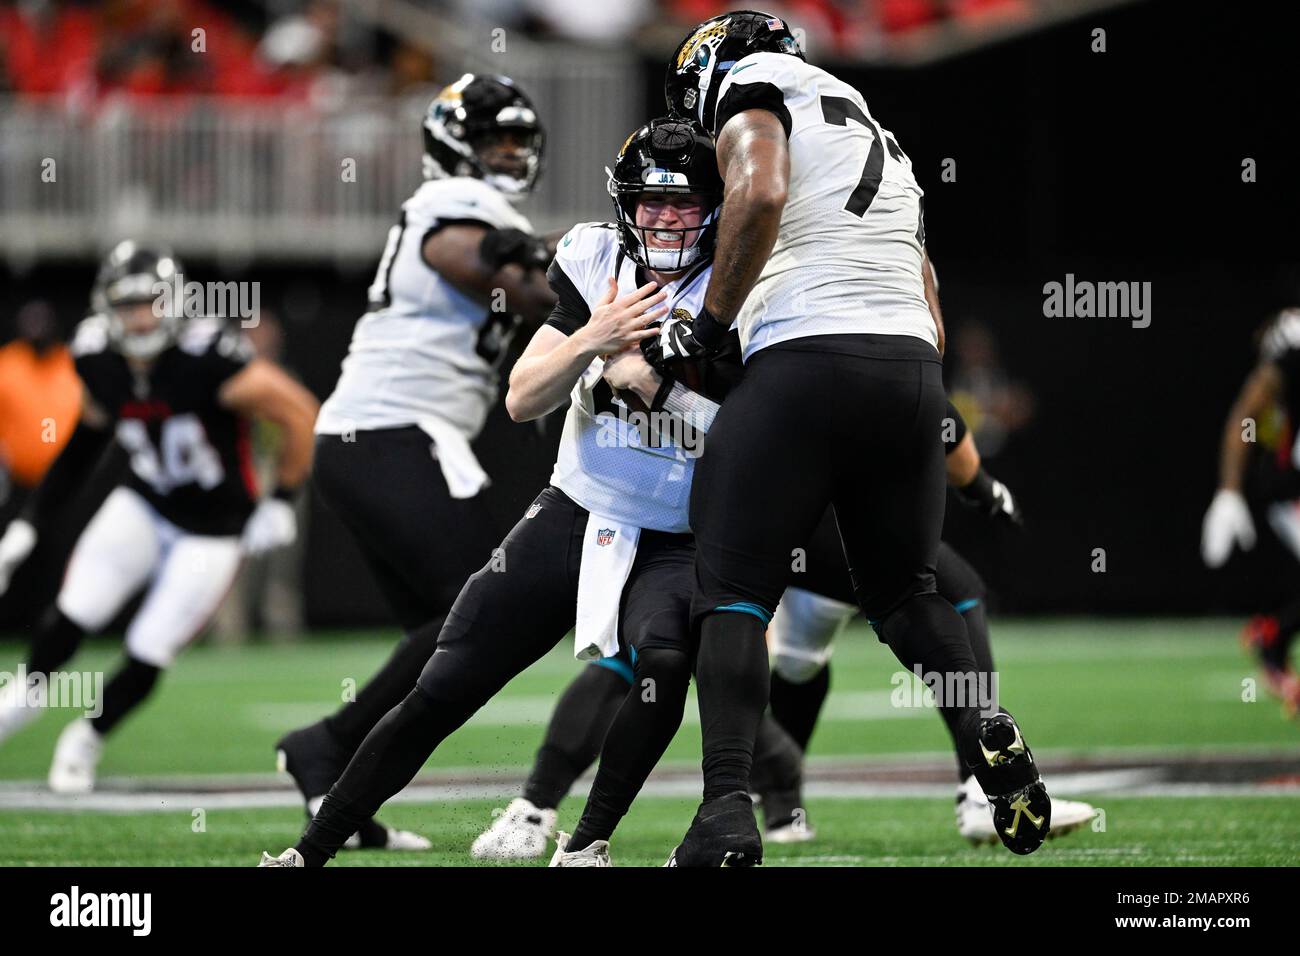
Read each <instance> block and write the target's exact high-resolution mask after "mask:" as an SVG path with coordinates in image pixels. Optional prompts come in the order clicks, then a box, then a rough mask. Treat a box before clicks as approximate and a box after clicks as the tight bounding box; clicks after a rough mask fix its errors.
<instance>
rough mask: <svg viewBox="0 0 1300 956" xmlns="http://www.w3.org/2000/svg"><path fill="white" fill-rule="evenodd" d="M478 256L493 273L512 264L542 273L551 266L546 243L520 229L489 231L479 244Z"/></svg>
mask: <svg viewBox="0 0 1300 956" xmlns="http://www.w3.org/2000/svg"><path fill="white" fill-rule="evenodd" d="M478 254H479V258H480V259H482V260H483V261H484V262H485V263H487V265H488V267H489V268H490V269H491V270H492V271H493V272H495V271H497V270H498V269H500V268H501V267H502V266H505V265H509V264H510V263H512V262H513V263H515V264H516V265H520V266H523V267H524V268H525V269H541V270H543V271H544V270H545V269H546V268H547V266H549V265H550V264H551V254H550V252H548V251H547V249H546V243H545V242H543V241H542V240H541V239H538V238H537V237H536V236H532V235H529V234H528V233H526V232H524V231H523V230H521V229H489V230H488V233H487V235H485V236H484V237H483V241H482V242H480V243H479V247H478Z"/></svg>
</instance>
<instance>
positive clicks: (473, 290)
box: [421, 224, 555, 324]
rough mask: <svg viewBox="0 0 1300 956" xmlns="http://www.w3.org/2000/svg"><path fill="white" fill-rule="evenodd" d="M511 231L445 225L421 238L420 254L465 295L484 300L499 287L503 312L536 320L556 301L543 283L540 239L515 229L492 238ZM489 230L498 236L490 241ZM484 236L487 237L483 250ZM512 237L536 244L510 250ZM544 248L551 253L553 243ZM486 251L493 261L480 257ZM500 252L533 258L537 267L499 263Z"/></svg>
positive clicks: (547, 311)
mask: <svg viewBox="0 0 1300 956" xmlns="http://www.w3.org/2000/svg"><path fill="white" fill-rule="evenodd" d="M514 232H518V231H517V230H489V229H487V228H486V227H484V226H478V225H469V224H467V225H457V226H445V227H443V228H442V229H439V230H438V231H437V232H435V233H434V234H433V235H431V236H429V237H428V238H427V239H425V240H424V246H423V247H422V249H421V253H422V255H423V257H424V261H425V262H426V263H427V264H428V266H429V268H431V269H433V270H434V271H435V272H437V273H438V274H439V275H441V276H442V277H443V278H444V279H446V280H447V281H448V282H450V283H451V284H452V285H454V286H455V287H456V288H457V289H459V290H460V291H462V292H464V293H465V294H466V295H469V296H473V297H474V298H477V299H480V300H481V301H482V302H483V303H484V304H488V303H492V300H493V297H494V296H495V295H497V294H498V293H497V290H501V292H502V293H504V295H505V311H507V312H512V313H515V314H516V315H521V316H523V318H524V321H525V322H530V323H533V324H537V323H540V322H542V321H543V320H544V319H545V318H546V316H547V315H549V314H550V311H551V308H552V306H554V305H555V293H554V292H552V291H551V288H550V286H548V285H547V284H546V261H544V260H545V259H546V256H545V253H544V250H543V247H542V242H543V240H538V239H536V238H534V237H530V236H525V234H524V233H518V236H514V235H506V236H504V237H503V239H502V241H496V242H494V241H493V240H495V239H498V237H502V234H504V233H514ZM490 233H495V234H496V235H495V236H493V237H492V239H489V234H490ZM521 237H522V238H521ZM485 240H488V242H487V247H486V250H485V245H484V243H485ZM512 240H515V241H517V242H518V243H524V242H526V241H528V240H531V241H532V242H533V243H536V247H535V248H534V249H532V250H531V252H530V251H529V250H527V249H515V248H510V243H511V241H512ZM544 248H546V249H550V251H551V253H553V252H554V245H553V244H551V243H547V244H546V246H545V247H544ZM539 250H543V251H539ZM484 251H487V253H488V255H489V256H490V257H491V259H492V261H489V259H485V258H484V255H483V253H484ZM502 256H506V257H511V256H531V259H530V261H533V262H534V264H536V265H537V266H538V267H537V268H525V267H524V266H523V265H520V264H519V263H518V262H516V261H511V260H509V259H507V261H505V262H504V263H502V264H498V263H501V258H500V257H502ZM493 304H495V303H493Z"/></svg>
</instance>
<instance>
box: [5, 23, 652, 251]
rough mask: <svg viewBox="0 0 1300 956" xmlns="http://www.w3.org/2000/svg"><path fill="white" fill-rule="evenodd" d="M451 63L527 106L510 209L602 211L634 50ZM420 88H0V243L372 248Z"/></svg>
mask: <svg viewBox="0 0 1300 956" xmlns="http://www.w3.org/2000/svg"><path fill="white" fill-rule="evenodd" d="M463 67H464V68H466V69H475V70H482V71H486V70H491V71H492V72H509V74H510V75H511V76H513V77H515V78H516V79H517V80H518V81H519V82H520V83H521V84H522V85H523V87H524V88H525V89H526V90H527V91H528V92H529V93H530V95H531V96H532V97H533V100H534V102H536V103H537V105H538V109H539V113H540V114H541V118H542V121H543V123H544V125H545V126H546V129H547V149H546V158H545V171H544V174H543V178H542V181H541V184H540V186H539V188H538V190H537V192H536V194H535V195H534V196H533V197H532V198H531V199H530V200H529V201H528V202H527V203H526V204H525V205H524V207H523V211H524V212H525V213H526V214H527V215H529V216H530V217H531V218H532V220H533V222H534V225H535V226H536V227H537V228H539V229H542V230H549V229H555V228H564V227H567V226H568V225H570V224H572V223H573V222H575V221H583V220H587V219H606V218H609V200H608V198H607V197H606V196H605V192H604V173H603V168H604V166H606V165H608V164H610V163H611V162H612V159H613V155H614V153H615V152H616V151H617V149H618V147H619V145H620V144H621V143H622V142H623V140H624V138H625V137H626V136H627V134H628V132H629V131H630V130H631V129H633V127H634V126H635V125H637V124H639V123H640V122H642V121H643V120H644V117H643V116H641V115H640V107H641V103H642V101H643V86H642V79H641V74H640V72H639V68H638V64H637V63H636V61H635V60H634V59H632V58H626V57H618V56H615V55H612V54H608V53H601V52H599V51H586V50H570V49H569V48H567V47H566V48H563V49H562V50H557V49H556V48H555V47H547V48H540V47H536V46H532V47H530V48H529V49H526V50H523V49H520V50H515V49H512V50H510V55H509V56H503V57H496V58H494V57H492V56H491V55H489V54H480V55H479V56H478V58H477V60H473V61H472V60H467V61H466V62H465V63H464V64H463ZM432 93H433V91H432V90H431V91H430V92H429V93H428V94H427V95H421V96H419V97H407V98H403V99H391V98H383V99H379V98H376V99H368V100H364V101H350V102H347V103H346V104H344V105H343V106H342V107H341V108H339V109H337V110H331V111H326V112H321V111H319V110H315V109H313V108H311V107H309V106H306V105H302V104H296V103H287V102H282V101H275V100H270V101H260V100H249V101H244V100H229V99H209V98H186V99H174V100H173V99H167V98H163V97H153V98H136V99H122V100H116V101H112V100H110V101H105V102H100V103H97V104H95V105H94V106H93V107H89V108H75V107H73V106H70V105H69V101H68V100H67V99H52V100H42V99H30V98H15V97H4V98H0V157H3V160H2V161H0V256H4V257H5V258H6V259H7V260H9V262H10V263H11V265H17V266H20V267H21V265H22V264H23V263H24V262H30V261H34V260H36V259H37V258H39V257H47V256H69V257H71V256H77V257H80V256H86V255H94V254H97V253H99V252H101V251H102V250H103V249H104V248H105V247H106V246H107V245H109V244H110V243H112V242H113V241H115V240H116V239H118V238H120V237H122V236H125V235H143V236H147V237H149V238H151V239H155V240H161V241H166V242H169V243H171V244H172V245H173V247H174V248H175V249H176V250H177V251H178V252H179V253H181V254H190V255H200V256H214V257H219V258H221V259H224V260H233V261H239V260H251V259H254V258H256V259H260V260H306V261H313V260H315V261H319V260H329V259H333V260H337V261H339V262H340V263H344V262H348V261H352V262H358V261H366V262H368V261H372V260H375V259H377V257H378V255H379V252H380V250H381V249H382V245H383V241H384V237H385V235H386V232H387V230H388V228H389V227H390V226H391V225H392V224H393V223H394V222H395V221H396V219H397V216H398V210H399V206H400V204H401V202H402V201H403V200H404V199H406V198H407V196H409V195H410V193H411V191H412V190H413V189H414V188H415V187H416V186H417V185H418V184H419V182H420V178H421V173H420V169H421V163H420V158H421V155H422V150H423V146H422V141H421V132H420V121H421V118H422V116H423V113H424V110H425V108H426V107H427V105H428V102H429V99H430V97H431V96H432Z"/></svg>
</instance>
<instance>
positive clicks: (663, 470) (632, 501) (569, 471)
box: [547, 222, 711, 534]
mask: <svg viewBox="0 0 1300 956" xmlns="http://www.w3.org/2000/svg"><path fill="white" fill-rule="evenodd" d="M637 271H638V270H637V264H636V263H635V262H633V261H632V260H631V259H629V258H627V256H625V255H623V254H622V250H621V249H620V247H619V243H618V229H617V227H615V226H614V225H613V224H612V223H606V222H600V223H596V222H587V223H580V224H579V225H576V226H574V227H573V228H572V229H571V230H569V232H568V234H566V235H565V236H564V238H563V239H561V240H560V244H559V247H558V248H557V250H556V253H555V262H554V263H553V264H552V265H551V272H550V277H551V286H552V288H554V289H555V292H556V294H557V295H558V296H559V297H560V302H559V304H558V305H557V306H556V310H555V312H554V313H553V314H552V316H551V318H550V319H549V320H548V321H547V324H548V325H550V326H552V327H553V328H557V329H559V330H560V331H561V332H564V333H565V334H566V335H572V334H573V333H574V332H576V331H577V330H578V329H579V328H581V327H582V325H583V324H585V323H586V321H587V319H588V318H589V317H590V315H591V310H592V309H594V308H595V307H596V304H597V303H598V302H599V301H600V300H601V298H602V297H603V296H604V294H605V291H606V289H607V287H608V282H609V278H610V277H611V276H614V277H615V278H617V280H618V290H619V295H626V294H627V293H629V292H632V291H635V290H636V289H637V288H638V287H639V286H640V285H642V284H643V282H638V281H637ZM710 271H711V264H710V263H708V262H703V263H700V264H698V265H697V266H695V267H694V268H693V269H689V270H687V271H686V272H685V273H684V274H683V275H682V276H680V277H679V278H678V279H677V280H676V281H674V282H672V283H670V284H668V285H666V286H664V288H665V289H666V290H667V291H668V300H667V301H666V302H665V303H664V304H665V305H667V306H669V307H670V308H671V310H672V311H671V312H670V313H669V315H668V316H665V318H666V319H667V318H677V319H683V318H687V317H689V318H694V317H695V316H696V315H698V314H699V310H700V307H701V305H702V304H703V301H704V290H705V288H707V287H708V284H709V274H710ZM603 369H604V361H603V360H602V359H599V358H598V359H596V360H595V361H593V362H592V363H591V365H590V366H588V368H587V370H586V371H585V372H584V373H583V375H582V378H581V379H579V381H578V383H577V384H576V385H575V386H574V387H573V394H572V396H571V401H570V404H569V411H568V414H567V415H566V416H565V419H564V432H563V434H562V435H561V436H560V447H559V452H558V454H557V456H556V459H555V469H554V471H553V472H552V474H551V484H553V485H554V486H555V487H557V488H559V489H560V490H561V491H563V492H564V493H565V494H566V495H568V496H569V497H570V498H572V499H573V500H574V501H576V502H577V503H578V504H580V505H581V506H582V507H584V508H586V509H587V510H588V511H591V512H594V513H595V514H598V515H601V516H603V517H608V518H612V519H615V520H617V521H620V522H625V523H627V524H632V525H636V526H637V527H641V528H651V529H653V530H655V531H668V532H673V533H677V534H681V533H685V532H687V531H689V530H690V523H689V520H688V518H689V515H688V512H689V505H690V499H691V479H692V478H693V477H694V474H695V459H696V457H698V455H699V453H700V449H699V448H694V449H690V448H682V447H680V446H678V445H673V444H669V445H666V446H665V447H654V446H652V445H651V444H647V443H646V442H644V441H643V439H642V434H641V432H640V430H639V428H638V427H637V422H636V420H635V418H630V417H629V416H630V415H631V410H630V409H629V408H628V407H627V406H626V405H625V404H624V403H623V402H622V400H620V399H619V398H618V397H617V396H616V395H615V394H614V391H613V390H612V389H611V388H610V387H609V385H608V384H606V383H605V381H604V379H602V378H601V377H600V376H601V372H602V370H603Z"/></svg>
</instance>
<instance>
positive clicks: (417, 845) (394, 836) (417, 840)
mask: <svg viewBox="0 0 1300 956" xmlns="http://www.w3.org/2000/svg"><path fill="white" fill-rule="evenodd" d="M384 849H385V850H399V851H402V852H405V853H415V852H419V851H421V850H432V849H433V841H431V840H429V839H428V838H427V837H422V836H420V834H418V833H413V832H412V831H410V830H394V829H393V828H392V827H388V843H386V844H385V845H384Z"/></svg>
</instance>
